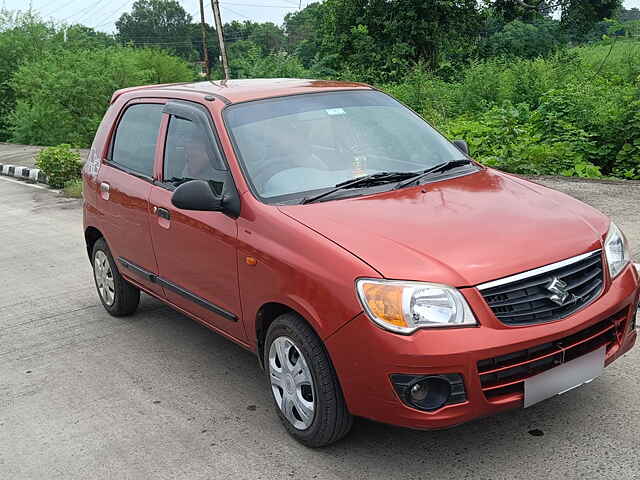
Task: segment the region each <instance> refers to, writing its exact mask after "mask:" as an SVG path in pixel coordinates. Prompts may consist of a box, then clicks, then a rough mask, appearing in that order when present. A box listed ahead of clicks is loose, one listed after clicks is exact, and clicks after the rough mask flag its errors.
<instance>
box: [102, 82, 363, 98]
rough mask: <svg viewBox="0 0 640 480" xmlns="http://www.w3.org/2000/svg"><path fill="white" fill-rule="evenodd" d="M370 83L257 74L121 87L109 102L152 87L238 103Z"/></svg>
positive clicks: (361, 85)
mask: <svg viewBox="0 0 640 480" xmlns="http://www.w3.org/2000/svg"><path fill="white" fill-rule="evenodd" d="M371 88H372V87H370V86H369V85H366V84H364V83H356V82H337V81H329V80H308V79H299V78H260V79H242V80H212V81H205V82H195V83H175V84H164V85H147V86H140V87H132V88H124V89H122V90H118V91H117V92H115V93H114V94H113V97H112V99H111V102H112V103H113V102H114V101H115V99H116V98H118V97H119V96H120V95H122V94H124V93H129V92H133V91H140V90H154V91H158V93H159V94H170V93H171V92H172V91H174V92H180V93H181V94H184V93H186V92H193V93H194V94H196V95H198V96H201V95H203V94H204V95H214V96H216V97H218V98H220V99H221V100H223V101H224V102H225V103H238V102H246V101H250V100H258V99H263V98H271V97H281V96H286V95H296V94H301V93H317V92H323V91H336V90H354V89H356V90H370V89H371Z"/></svg>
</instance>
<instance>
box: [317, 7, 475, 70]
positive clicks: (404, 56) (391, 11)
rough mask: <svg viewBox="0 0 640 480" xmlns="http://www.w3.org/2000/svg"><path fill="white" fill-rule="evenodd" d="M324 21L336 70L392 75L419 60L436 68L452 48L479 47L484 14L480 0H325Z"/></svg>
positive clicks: (326, 48) (326, 49)
mask: <svg viewBox="0 0 640 480" xmlns="http://www.w3.org/2000/svg"><path fill="white" fill-rule="evenodd" d="M321 25H322V41H321V55H322V56H325V57H326V56H332V58H334V59H335V62H336V63H337V64H336V65H335V66H336V69H344V68H347V69H349V70H351V71H365V72H380V75H379V76H380V77H382V79H384V80H393V79H398V78H400V77H401V76H402V75H403V74H404V73H405V72H406V70H407V68H409V67H410V66H411V65H412V64H414V63H416V62H418V61H424V62H426V63H427V64H429V65H430V66H432V67H435V66H436V65H437V64H438V63H439V61H440V60H441V59H442V58H443V57H444V56H446V54H447V52H449V51H452V52H457V51H460V50H464V49H466V50H469V49H472V48H474V44H475V43H476V39H477V37H478V34H479V33H480V31H481V26H482V16H481V14H480V8H479V5H478V2H476V0H456V1H451V2H443V1H440V0H405V1H402V2H400V1H397V0H396V1H388V0H326V1H325V2H324V4H323V12H322V22H321ZM462 47H464V48H462ZM363 49H367V51H363Z"/></svg>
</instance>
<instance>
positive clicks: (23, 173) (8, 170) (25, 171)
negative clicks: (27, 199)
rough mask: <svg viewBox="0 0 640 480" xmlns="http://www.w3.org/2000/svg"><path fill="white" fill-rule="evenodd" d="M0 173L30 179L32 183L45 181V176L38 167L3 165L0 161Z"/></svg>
mask: <svg viewBox="0 0 640 480" xmlns="http://www.w3.org/2000/svg"><path fill="white" fill-rule="evenodd" d="M0 174H1V175H6V176H8V177H14V178H21V179H23V180H30V181H32V182H34V183H45V184H46V183H47V176H46V175H45V174H44V172H43V171H42V170H40V169H39V168H29V167H21V166H19V165H5V164H2V163H0Z"/></svg>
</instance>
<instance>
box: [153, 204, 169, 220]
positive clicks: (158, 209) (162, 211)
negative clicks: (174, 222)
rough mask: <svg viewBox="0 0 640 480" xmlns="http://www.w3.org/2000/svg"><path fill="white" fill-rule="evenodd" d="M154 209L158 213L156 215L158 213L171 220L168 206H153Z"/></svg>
mask: <svg viewBox="0 0 640 480" xmlns="http://www.w3.org/2000/svg"><path fill="white" fill-rule="evenodd" d="M153 210H154V212H155V213H156V215H158V216H159V217H160V218H164V219H165V220H171V214H170V213H169V210H167V209H166V208H162V207H153Z"/></svg>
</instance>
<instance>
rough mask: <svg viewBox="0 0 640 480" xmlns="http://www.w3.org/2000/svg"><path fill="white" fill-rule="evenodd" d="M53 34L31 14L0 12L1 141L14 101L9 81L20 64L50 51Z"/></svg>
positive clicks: (6, 135) (1, 10)
mask: <svg viewBox="0 0 640 480" xmlns="http://www.w3.org/2000/svg"><path fill="white" fill-rule="evenodd" d="M55 34H56V30H55V28H54V26H53V24H50V23H44V22H43V21H42V20H41V19H40V18H39V17H38V16H36V15H34V14H33V13H32V12H26V13H21V12H11V11H9V10H5V9H0V141H6V140H8V138H9V136H10V131H9V124H8V121H9V114H10V113H11V112H12V111H13V110H14V109H15V106H16V98H15V92H14V89H13V87H12V86H11V83H10V80H11V77H12V76H13V74H14V73H15V72H16V70H17V69H18V68H19V67H20V65H21V64H23V63H25V62H27V61H29V60H31V59H34V58H38V57H39V56H40V55H42V53H43V52H44V51H45V50H47V49H49V48H51V47H52V45H53V39H54V36H55Z"/></svg>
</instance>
